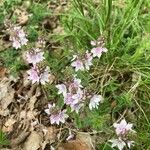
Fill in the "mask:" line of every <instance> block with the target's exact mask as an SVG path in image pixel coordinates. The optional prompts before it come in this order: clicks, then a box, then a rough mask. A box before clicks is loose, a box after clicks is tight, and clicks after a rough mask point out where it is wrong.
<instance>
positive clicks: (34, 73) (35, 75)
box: [27, 67, 40, 84]
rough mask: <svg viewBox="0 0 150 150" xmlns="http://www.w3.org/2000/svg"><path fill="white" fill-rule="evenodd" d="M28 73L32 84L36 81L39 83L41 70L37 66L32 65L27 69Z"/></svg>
mask: <svg viewBox="0 0 150 150" xmlns="http://www.w3.org/2000/svg"><path fill="white" fill-rule="evenodd" d="M27 73H28V75H29V76H28V79H29V80H31V81H32V84H34V83H36V82H37V83H39V81H40V77H39V75H38V74H39V72H38V70H37V69H36V68H34V67H32V68H31V69H30V70H28V71H27Z"/></svg>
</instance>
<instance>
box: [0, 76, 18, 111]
mask: <svg viewBox="0 0 150 150" xmlns="http://www.w3.org/2000/svg"><path fill="white" fill-rule="evenodd" d="M10 82H11V80H10V79H8V78H4V79H3V80H2V81H1V82H0V104H1V106H2V109H3V110H5V109H6V108H7V107H8V105H9V104H10V103H11V102H12V101H13V100H14V94H15V91H14V89H13V88H12V87H11V86H10Z"/></svg>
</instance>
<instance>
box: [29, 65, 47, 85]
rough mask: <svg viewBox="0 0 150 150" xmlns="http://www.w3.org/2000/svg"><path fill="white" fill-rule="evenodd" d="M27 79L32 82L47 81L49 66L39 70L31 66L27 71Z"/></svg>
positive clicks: (42, 82) (43, 82)
mask: <svg viewBox="0 0 150 150" xmlns="http://www.w3.org/2000/svg"><path fill="white" fill-rule="evenodd" d="M27 74H28V75H29V76H28V79H29V80H31V81H32V84H34V83H36V82H37V83H39V82H40V83H41V84H43V85H44V84H45V83H46V82H48V81H49V76H50V74H49V67H46V68H45V69H44V70H42V71H41V70H39V69H38V68H37V67H32V68H31V69H30V70H28V71H27Z"/></svg>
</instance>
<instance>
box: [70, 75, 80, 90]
mask: <svg viewBox="0 0 150 150" xmlns="http://www.w3.org/2000/svg"><path fill="white" fill-rule="evenodd" d="M78 88H83V86H82V85H81V80H80V79H77V78H76V77H75V76H74V80H73V82H72V83H70V85H69V87H68V90H69V92H72V91H74V90H78Z"/></svg>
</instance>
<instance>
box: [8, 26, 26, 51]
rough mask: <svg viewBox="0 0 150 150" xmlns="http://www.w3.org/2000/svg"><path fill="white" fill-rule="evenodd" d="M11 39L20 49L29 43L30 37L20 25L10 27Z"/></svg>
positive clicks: (13, 44)
mask: <svg viewBox="0 0 150 150" xmlns="http://www.w3.org/2000/svg"><path fill="white" fill-rule="evenodd" d="M10 41H12V46H13V47H14V48H15V49H18V48H21V46H23V45H27V42H28V39H27V38H26V34H25V32H24V31H23V29H22V28H21V27H20V26H18V27H13V28H12V29H10Z"/></svg>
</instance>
